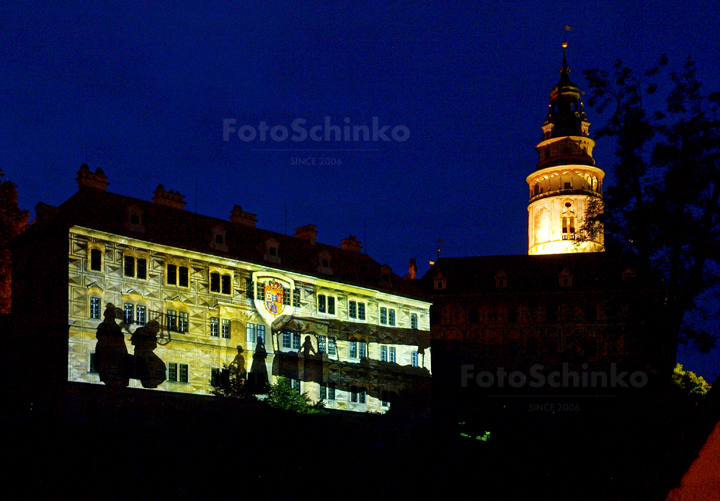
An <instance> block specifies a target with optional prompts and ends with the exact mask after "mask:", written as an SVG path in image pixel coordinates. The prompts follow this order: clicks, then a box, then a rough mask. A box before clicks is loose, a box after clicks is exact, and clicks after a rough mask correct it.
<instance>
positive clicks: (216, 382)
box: [210, 368, 230, 387]
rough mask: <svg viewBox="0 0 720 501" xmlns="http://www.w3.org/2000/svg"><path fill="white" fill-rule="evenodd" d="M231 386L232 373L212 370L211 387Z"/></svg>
mask: <svg viewBox="0 0 720 501" xmlns="http://www.w3.org/2000/svg"><path fill="white" fill-rule="evenodd" d="M228 384H230V371H229V370H228V369H219V368H213V369H210V385H211V386H215V387H218V386H223V385H228Z"/></svg>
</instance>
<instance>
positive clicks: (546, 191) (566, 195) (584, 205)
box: [527, 44, 605, 255]
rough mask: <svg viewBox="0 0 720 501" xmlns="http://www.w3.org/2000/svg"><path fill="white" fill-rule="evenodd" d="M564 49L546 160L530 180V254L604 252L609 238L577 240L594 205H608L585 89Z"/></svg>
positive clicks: (542, 147)
mask: <svg viewBox="0 0 720 501" xmlns="http://www.w3.org/2000/svg"><path fill="white" fill-rule="evenodd" d="M566 47H567V44H563V65H562V70H561V71H560V82H559V83H558V84H557V85H556V86H555V87H553V89H552V91H551V92H550V111H549V113H548V115H547V118H546V119H545V123H544V124H543V127H542V130H543V138H542V141H541V142H540V143H539V144H538V145H537V147H536V149H537V152H538V155H539V156H540V159H539V161H538V164H537V167H536V168H535V172H533V173H532V174H530V175H529V176H528V177H527V182H528V185H529V186H530V203H529V204H528V254H531V255H532V254H560V253H565V252H602V251H604V250H605V247H604V245H603V235H602V232H600V233H599V234H598V235H597V236H596V237H594V239H583V241H582V242H580V241H576V236H577V234H578V229H579V228H580V224H581V223H582V220H583V217H584V215H585V213H586V211H587V210H588V207H589V205H590V204H591V201H596V202H599V201H601V200H602V182H603V177H604V176H605V173H604V172H603V171H602V170H600V169H598V168H597V167H595V160H593V156H592V153H593V147H594V146H595V141H593V140H592V139H590V138H589V137H588V130H589V127H590V123H589V122H588V121H587V117H586V115H585V112H584V111H583V107H582V102H581V101H580V90H579V89H578V87H577V85H575V84H574V83H573V82H572V81H571V80H570V76H569V73H570V68H568V65H567V60H566V57H565V48H566Z"/></svg>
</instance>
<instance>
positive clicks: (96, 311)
mask: <svg viewBox="0 0 720 501" xmlns="http://www.w3.org/2000/svg"><path fill="white" fill-rule="evenodd" d="M90 318H92V319H93V320H99V319H100V298H99V297H91V298H90Z"/></svg>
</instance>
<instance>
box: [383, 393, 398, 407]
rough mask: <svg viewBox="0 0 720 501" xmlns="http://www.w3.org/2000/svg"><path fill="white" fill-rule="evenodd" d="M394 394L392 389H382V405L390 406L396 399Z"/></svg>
mask: <svg viewBox="0 0 720 501" xmlns="http://www.w3.org/2000/svg"><path fill="white" fill-rule="evenodd" d="M394 396H395V395H394V394H393V392H391V391H387V390H383V391H382V397H381V398H382V406H383V407H390V402H392V401H393V400H394Z"/></svg>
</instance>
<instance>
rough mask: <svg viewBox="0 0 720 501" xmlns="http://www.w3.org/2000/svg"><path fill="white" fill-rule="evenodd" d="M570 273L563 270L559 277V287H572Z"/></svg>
mask: <svg viewBox="0 0 720 501" xmlns="http://www.w3.org/2000/svg"><path fill="white" fill-rule="evenodd" d="M572 278H573V277H572V273H570V270H568V269H567V268H565V269H564V270H563V271H562V272H561V273H560V275H559V279H560V287H570V286H571V285H572Z"/></svg>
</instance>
